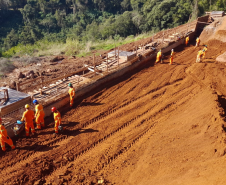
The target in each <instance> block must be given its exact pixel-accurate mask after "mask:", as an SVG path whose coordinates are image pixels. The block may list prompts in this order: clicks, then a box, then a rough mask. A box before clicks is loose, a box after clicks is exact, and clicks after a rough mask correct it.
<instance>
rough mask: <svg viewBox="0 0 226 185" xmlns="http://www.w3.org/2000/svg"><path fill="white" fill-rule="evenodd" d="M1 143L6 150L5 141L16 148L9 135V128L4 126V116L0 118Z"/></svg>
mask: <svg viewBox="0 0 226 185" xmlns="http://www.w3.org/2000/svg"><path fill="white" fill-rule="evenodd" d="M0 143H1V148H2V150H3V151H4V152H5V151H6V148H5V143H7V144H8V145H9V146H11V148H12V149H15V148H16V147H15V146H14V145H13V141H12V139H11V138H10V137H9V136H8V134H7V130H6V129H5V127H4V124H2V118H0Z"/></svg>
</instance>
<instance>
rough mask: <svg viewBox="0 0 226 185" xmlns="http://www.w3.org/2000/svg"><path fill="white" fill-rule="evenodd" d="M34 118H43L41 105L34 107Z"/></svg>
mask: <svg viewBox="0 0 226 185" xmlns="http://www.w3.org/2000/svg"><path fill="white" fill-rule="evenodd" d="M35 116H36V117H37V116H45V113H44V111H43V106H42V105H41V104H38V105H36V106H35Z"/></svg>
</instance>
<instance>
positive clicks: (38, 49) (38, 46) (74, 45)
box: [3, 32, 153, 58]
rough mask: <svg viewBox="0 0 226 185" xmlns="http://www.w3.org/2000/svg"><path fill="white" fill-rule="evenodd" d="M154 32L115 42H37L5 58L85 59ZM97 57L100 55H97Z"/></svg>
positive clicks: (16, 47) (110, 40)
mask: <svg viewBox="0 0 226 185" xmlns="http://www.w3.org/2000/svg"><path fill="white" fill-rule="evenodd" d="M152 35H153V32H150V33H145V34H140V35H138V36H133V35H130V36H128V37H127V38H121V37H120V38H117V40H114V39H112V38H109V39H108V40H99V41H96V42H91V41H88V42H86V43H84V42H80V41H78V40H73V39H67V40H66V43H62V42H49V41H47V40H40V41H37V42H36V43H35V44H33V45H17V46H15V47H12V48H11V49H9V50H8V51H6V52H4V53H3V57H7V58H9V57H12V56H20V57H22V56H37V57H39V56H50V55H61V54H65V55H67V56H77V57H85V56H90V55H92V51H93V50H106V51H107V50H111V49H113V48H115V47H118V46H121V45H124V44H127V43H131V42H134V41H137V40H140V39H144V38H147V37H151V36H152ZM96 55H100V53H97V54H96Z"/></svg>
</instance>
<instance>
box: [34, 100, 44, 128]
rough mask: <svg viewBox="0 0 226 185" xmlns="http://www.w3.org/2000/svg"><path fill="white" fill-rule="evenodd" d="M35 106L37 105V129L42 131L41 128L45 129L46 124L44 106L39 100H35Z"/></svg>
mask: <svg viewBox="0 0 226 185" xmlns="http://www.w3.org/2000/svg"><path fill="white" fill-rule="evenodd" d="M33 104H34V105H35V122H36V126H37V129H41V127H45V124H44V116H45V113H44V111H43V106H42V105H41V104H40V103H39V102H38V100H33Z"/></svg>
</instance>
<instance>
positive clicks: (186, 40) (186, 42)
mask: <svg viewBox="0 0 226 185" xmlns="http://www.w3.org/2000/svg"><path fill="white" fill-rule="evenodd" d="M188 42H189V36H187V37H186V38H185V45H186V46H187V45H188Z"/></svg>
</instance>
